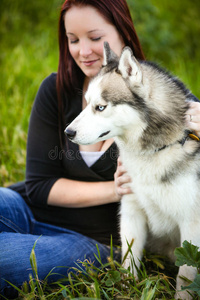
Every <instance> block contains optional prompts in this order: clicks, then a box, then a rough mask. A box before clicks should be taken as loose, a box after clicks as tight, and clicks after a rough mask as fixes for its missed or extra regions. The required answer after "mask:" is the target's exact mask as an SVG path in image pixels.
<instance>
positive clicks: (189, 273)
mask: <svg viewBox="0 0 200 300" xmlns="http://www.w3.org/2000/svg"><path fill="white" fill-rule="evenodd" d="M196 274H197V270H196V268H193V267H191V266H187V265H183V266H181V267H180V268H179V272H178V275H177V278H176V295H175V299H184V300H185V299H186V300H190V299H193V297H192V296H191V295H190V294H189V293H188V292H187V290H186V291H181V286H185V284H186V281H185V280H184V279H182V278H181V277H186V278H188V279H190V280H191V281H193V280H194V278H195V276H196ZM191 293H192V292H191Z"/></svg>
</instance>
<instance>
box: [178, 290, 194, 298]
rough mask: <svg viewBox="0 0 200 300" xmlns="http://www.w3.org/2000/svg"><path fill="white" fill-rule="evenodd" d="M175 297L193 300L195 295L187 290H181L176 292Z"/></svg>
mask: <svg viewBox="0 0 200 300" xmlns="http://www.w3.org/2000/svg"><path fill="white" fill-rule="evenodd" d="M174 298H175V299H182V300H192V299H193V297H192V296H191V295H190V294H189V293H188V292H187V290H186V291H180V292H178V291H177V292H176V294H175V296H174Z"/></svg>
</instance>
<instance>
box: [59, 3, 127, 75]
mask: <svg viewBox="0 0 200 300" xmlns="http://www.w3.org/2000/svg"><path fill="white" fill-rule="evenodd" d="M64 20H65V29H66V34H67V37H68V46H69V51H70V53H71V56H72V57H73V59H74V61H75V62H76V64H77V65H78V66H79V68H80V69H81V70H82V71H83V73H84V74H85V75H86V76H87V77H89V78H91V77H93V76H95V75H96V74H97V73H98V72H99V70H100V69H101V66H102V64H103V43H104V41H109V42H110V46H111V48H112V49H114V50H115V53H116V54H117V55H120V53H121V51H122V48H123V47H124V41H123V40H122V37H121V36H120V35H119V32H118V31H117V29H116V28H115V26H113V25H112V24H110V23H109V22H108V21H107V20H106V19H104V18H102V15H101V14H100V13H99V12H98V11H97V10H96V9H95V8H93V7H92V6H85V7H82V6H74V7H72V8H70V9H69V11H68V12H67V13H66V14H65V17H64ZM77 20H78V21H77Z"/></svg>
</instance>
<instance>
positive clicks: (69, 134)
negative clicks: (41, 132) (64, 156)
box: [65, 128, 76, 140]
mask: <svg viewBox="0 0 200 300" xmlns="http://www.w3.org/2000/svg"><path fill="white" fill-rule="evenodd" d="M65 134H66V136H67V137H68V138H69V139H70V140H73V138H74V137H75V135H76V131H74V130H71V129H70V128H68V129H67V128H66V129H65Z"/></svg>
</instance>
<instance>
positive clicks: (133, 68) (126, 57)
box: [118, 47, 142, 83]
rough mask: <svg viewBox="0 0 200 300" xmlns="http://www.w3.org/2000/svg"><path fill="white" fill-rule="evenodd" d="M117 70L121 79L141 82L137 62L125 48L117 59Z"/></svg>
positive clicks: (140, 71)
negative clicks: (132, 79)
mask: <svg viewBox="0 0 200 300" xmlns="http://www.w3.org/2000/svg"><path fill="white" fill-rule="evenodd" d="M118 70H119V71H120V73H121V74H122V77H123V78H130V77H132V78H134V81H135V82H138V83H140V82H141V81H142V70H141V67H140V64H139V62H138V61H137V60H136V58H135V57H134V56H133V53H132V51H131V49H130V48H129V47H125V48H124V50H123V51H122V54H121V57H120V59H119V65H118Z"/></svg>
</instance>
